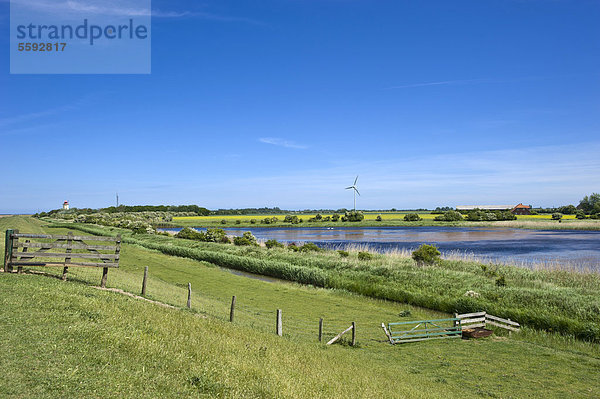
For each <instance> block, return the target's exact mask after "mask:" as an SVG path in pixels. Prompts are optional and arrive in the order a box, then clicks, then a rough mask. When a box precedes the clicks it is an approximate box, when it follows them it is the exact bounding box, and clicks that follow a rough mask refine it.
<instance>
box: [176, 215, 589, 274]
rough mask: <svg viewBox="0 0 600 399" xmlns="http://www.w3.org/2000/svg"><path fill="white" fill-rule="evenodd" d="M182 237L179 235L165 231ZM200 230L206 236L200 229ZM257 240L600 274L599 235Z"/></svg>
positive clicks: (437, 231)
mask: <svg viewBox="0 0 600 399" xmlns="http://www.w3.org/2000/svg"><path fill="white" fill-rule="evenodd" d="M165 230H170V231H178V230H180V229H165ZM198 230H202V229H201V228H198ZM225 230H226V231H227V234H230V235H242V234H243V232H245V231H250V232H252V234H254V235H255V236H256V237H257V238H258V239H263V240H268V239H276V240H278V241H282V242H287V243H289V242H296V243H301V242H309V241H310V242H314V243H315V244H317V245H319V246H321V247H326V248H341V247H344V246H346V245H348V244H360V245H361V246H367V247H369V248H370V249H371V250H376V251H379V252H385V251H390V250H397V249H414V248H416V247H418V246H419V245H421V244H423V243H427V244H435V245H437V246H438V248H439V249H440V251H442V253H445V254H448V253H452V252H461V253H466V254H472V255H474V256H476V257H478V258H482V259H486V260H497V261H502V262H507V263H525V264H532V263H538V262H547V263H548V262H549V263H553V262H558V263H562V264H569V265H572V266H575V267H578V268H589V269H593V270H596V271H600V231H576V230H572V231H565V230H524V229H507V228H486V227H475V228H468V227H435V226H433V227H364V228H352V227H341V228H320V227H307V228H268V227H266V228H260V227H256V228H244V229H234V228H228V229H225Z"/></svg>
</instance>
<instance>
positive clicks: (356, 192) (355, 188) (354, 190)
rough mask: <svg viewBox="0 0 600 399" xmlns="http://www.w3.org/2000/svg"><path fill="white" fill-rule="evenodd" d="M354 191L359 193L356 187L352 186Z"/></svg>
mask: <svg viewBox="0 0 600 399" xmlns="http://www.w3.org/2000/svg"><path fill="white" fill-rule="evenodd" d="M354 191H356V193H357V194H358V195H360V193H359V192H358V190H357V189H356V187H354Z"/></svg>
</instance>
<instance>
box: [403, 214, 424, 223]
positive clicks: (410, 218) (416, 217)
mask: <svg viewBox="0 0 600 399" xmlns="http://www.w3.org/2000/svg"><path fill="white" fill-rule="evenodd" d="M419 220H423V219H421V216H419V214H417V213H407V214H406V215H404V221H405V222H418V221H419Z"/></svg>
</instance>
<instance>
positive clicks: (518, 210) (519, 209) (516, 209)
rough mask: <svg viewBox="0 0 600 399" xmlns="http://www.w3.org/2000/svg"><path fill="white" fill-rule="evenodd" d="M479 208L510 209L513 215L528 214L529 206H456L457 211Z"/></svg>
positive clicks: (484, 209)
mask: <svg viewBox="0 0 600 399" xmlns="http://www.w3.org/2000/svg"><path fill="white" fill-rule="evenodd" d="M475 209H481V210H482V211H510V212H511V213H512V214H513V215H530V214H531V206H529V205H523V204H522V203H520V204H518V205H460V206H457V207H456V210H457V211H459V212H465V211H473V210H475Z"/></svg>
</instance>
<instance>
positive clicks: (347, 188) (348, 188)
mask: <svg viewBox="0 0 600 399" xmlns="http://www.w3.org/2000/svg"><path fill="white" fill-rule="evenodd" d="M351 188H354V187H352V186H350V187H346V188H345V189H346V190H350V189H351Z"/></svg>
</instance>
